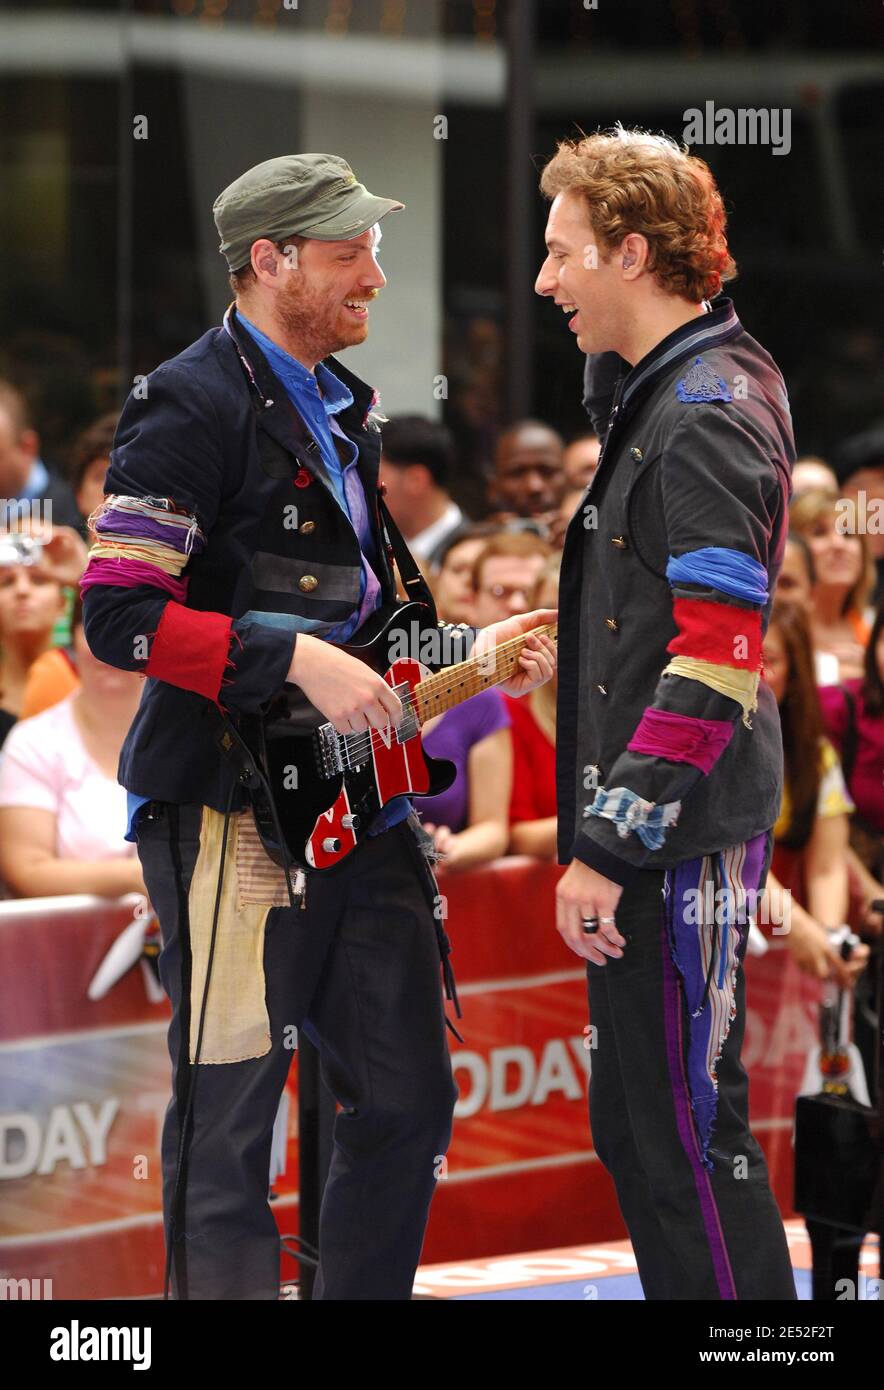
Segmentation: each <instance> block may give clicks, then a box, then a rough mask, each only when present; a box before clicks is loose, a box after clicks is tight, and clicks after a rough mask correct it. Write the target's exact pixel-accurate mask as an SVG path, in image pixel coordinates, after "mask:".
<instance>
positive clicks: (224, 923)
mask: <svg viewBox="0 0 884 1390" xmlns="http://www.w3.org/2000/svg"><path fill="white" fill-rule="evenodd" d="M223 833H224V816H223V815H222V814H221V812H219V811H213V810H212V808H211V807H209V806H204V807H203V817H202V827H201V830H200V849H199V854H198V856H197V861H196V865H195V866H194V871H193V878H192V879H191V884H190V893H189V895H188V904H189V911H190V942H191V952H192V955H193V969H192V979H191V992H190V1008H191V1021H190V1060H191V1062H193V1060H194V1058H195V1056H196V1044H197V1037H198V1035H199V1021H200V1010H201V1008H202V997H203V986H204V984H205V979H206V968H207V965H208V959H209V948H210V944H211V939H212V917H213V915H214V910H215V897H216V894H217V891H218V865H219V863H220V860H221V841H222V837H223ZM288 901H289V899H288V893H287V892H286V887H285V875H284V873H283V871H282V869H281V868H280V867H279V866H278V865H277V864H274V863H273V861H272V860H271V859H270V858H269V856H268V855H267V853H266V851H265V850H264V848H263V846H262V845H261V842H260V840H259V839H258V833H257V831H256V829H255V822H254V819H253V817H252V813H251V811H248V810H246V811H240V812H238V813H236V814H234V815H232V816H231V817H230V830H229V834H228V842H227V855H226V860H225V864H224V883H223V887H222V891H221V903H220V908H219V913H218V927H217V931H216V934H215V956H214V959H213V961H212V979H211V982H210V985H209V997H208V1002H207V1005H206V1021H205V1026H204V1029H203V1042H202V1047H201V1049H200V1065H202V1064H204V1063H205V1064H209V1065H212V1064H218V1063H224V1062H243V1061H246V1060H248V1059H249V1058H253V1057H263V1056H265V1055H266V1054H267V1053H268V1052H269V1051H270V1047H271V1037H270V1019H269V1016H268V1013H267V1003H266V999H265V979H264V929H265V926H266V922H267V913H268V912H269V910H270V908H271V907H279V906H286V905H288Z"/></svg>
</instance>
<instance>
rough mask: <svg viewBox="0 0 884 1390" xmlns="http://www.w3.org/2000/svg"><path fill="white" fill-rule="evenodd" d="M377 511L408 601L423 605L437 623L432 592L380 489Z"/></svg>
mask: <svg viewBox="0 0 884 1390" xmlns="http://www.w3.org/2000/svg"><path fill="white" fill-rule="evenodd" d="M378 511H379V513H380V518H381V525H382V526H383V528H384V531H385V532H386V535H387V541H388V549H389V553H391V554H392V557H393V559H394V560H395V561H396V568H397V569H398V571H399V574H400V576H401V579H402V584H403V586H404V588H405V592H406V593H407V594H408V597H409V598H410V599H416V600H417V601H418V603H423V604H425V605H426V606H427V608H429V610H430V613H431V615H432V618H431V620H432V622H434V623H435V622H437V621H438V615H437V613H436V601H435V599H434V598H433V593H432V590H431V589H430V586H429V584H428V583H427V581H426V579H425V578H424V576H423V575H422V574H421V572H420V569H419V568H418V565H417V561H416V560H415V558H414V556H413V555H412V553H411V551H410V550H409V549H408V545H407V544H406V541H405V537H404V536H403V535H402V532H401V531H400V530H399V527H398V526H397V525H396V522H395V521H394V520H393V514H392V512H391V511H390V508H389V507H388V506H387V504H386V502H385V501H384V496H383V493H382V492H381V491H380V489H378Z"/></svg>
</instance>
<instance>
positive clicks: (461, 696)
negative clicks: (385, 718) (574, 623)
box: [412, 623, 559, 724]
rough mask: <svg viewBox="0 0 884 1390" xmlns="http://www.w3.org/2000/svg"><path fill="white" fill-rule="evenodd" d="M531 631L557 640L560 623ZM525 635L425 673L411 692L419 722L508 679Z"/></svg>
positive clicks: (425, 720)
mask: <svg viewBox="0 0 884 1390" xmlns="http://www.w3.org/2000/svg"><path fill="white" fill-rule="evenodd" d="M532 631H534V632H539V633H542V634H544V635H546V636H547V637H551V638H552V639H553V641H556V640H557V637H558V631H559V625H558V623H546V624H545V625H544V626H543V627H538V628H534V629H532ZM528 635H529V634H528V633H522V634H521V635H520V636H518V637H511V638H510V639H509V641H508V642H500V643H499V644H498V645H497V646H496V647H490V648H489V649H488V651H486V652H482V653H480V654H479V655H478V656H471V657H469V658H468V660H466V661H459V662H458V663H457V665H456V666H446V667H445V668H444V670H442V671H437V672H436V673H435V674H434V675H432V676H427V678H426V680H422V681H421V683H420V685H418V686H416V687H415V689H414V691H413V694H412V702H413V705H414V707H415V709H416V711H417V717H418V720H419V722H420V723H421V724H425V723H426V722H427V720H428V719H433V718H435V716H436V715H437V714H444V713H445V711H446V710H449V709H453V708H454V706H455V705H459V704H462V702H463V701H464V700H469V699H470V697H471V696H472V695H478V693H479V691H480V690H490V689H491V688H492V686H495V685H502V684H503V683H504V681H508V680H509V679H510V677H511V676H513V675H515V674H516V672H517V671H518V670H519V657H520V656H521V654H522V649H523V648H524V646H525V640H526V638H527V637H528Z"/></svg>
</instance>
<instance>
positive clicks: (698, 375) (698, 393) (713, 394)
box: [675, 357, 733, 401]
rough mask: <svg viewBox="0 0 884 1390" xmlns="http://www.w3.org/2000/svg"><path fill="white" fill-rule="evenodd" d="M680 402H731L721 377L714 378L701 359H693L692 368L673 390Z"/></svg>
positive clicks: (729, 394)
mask: <svg viewBox="0 0 884 1390" xmlns="http://www.w3.org/2000/svg"><path fill="white" fill-rule="evenodd" d="M675 394H676V396H677V397H678V399H679V400H680V401H732V400H733V396H732V395H731V393H730V391H729V390H728V389H727V382H726V381H725V380H724V378H723V377H720V376H716V375H715V373H714V372H713V370H712V368H711V367H709V366H707V364H706V363H705V362H704V361H703V359H702V357H695V358H694V363H693V366H692V367H690V368H689V369H688V371H687V373H686V375H685V376H683V377H682V379H681V381H680V382H679V383H678V385H677V386H676V388H675Z"/></svg>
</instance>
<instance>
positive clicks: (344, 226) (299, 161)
mask: <svg viewBox="0 0 884 1390" xmlns="http://www.w3.org/2000/svg"><path fill="white" fill-rule="evenodd" d="M404 206H405V204H404V203H397V202H395V201H394V199H392V198H377V197H375V195H374V194H373V193H369V191H368V189H367V188H366V187H365V185H364V184H361V183H358V182H357V179H356V175H355V174H354V173H353V170H352V169H351V168H350V165H349V164H348V163H347V161H346V160H345V159H341V158H340V156H339V155H336V154H284V155H280V156H279V157H278V158H277V159H265V160H264V162H263V164H256V165H255V166H254V168H253V169H247V170H246V172H245V173H244V174H241V175H240V176H239V178H238V179H234V181H233V183H231V184H228V186H227V187H226V188H225V189H224V192H223V193H219V194H218V197H217V198H216V199H215V202H214V204H213V205H212V213H213V215H214V218H215V226H216V227H217V228H218V234H219V236H220V237H221V245H220V247H219V248H218V249H219V250H220V252H221V254H222V256H224V258H225V259H226V261H227V264H228V266H229V267H230V269H231V270H240V269H241V268H242V267H243V266H244V265H246V264H247V262H248V260H249V256H250V254H251V250H252V244H253V243H254V242H256V241H258V240H259V239H260V238H261V237H267V238H268V239H269V240H270V241H279V240H281V238H282V237H285V236H306V237H314V238H315V239H316V240H317V241H349V240H350V238H351V237H357V236H360V235H361V234H362V232H366V231H368V229H369V227H373V226H374V224H375V223H376V222H379V221H380V219H381V218H382V217H386V215H387V213H388V212H395V211H398V210H399V209H400V208H403V207H404Z"/></svg>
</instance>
